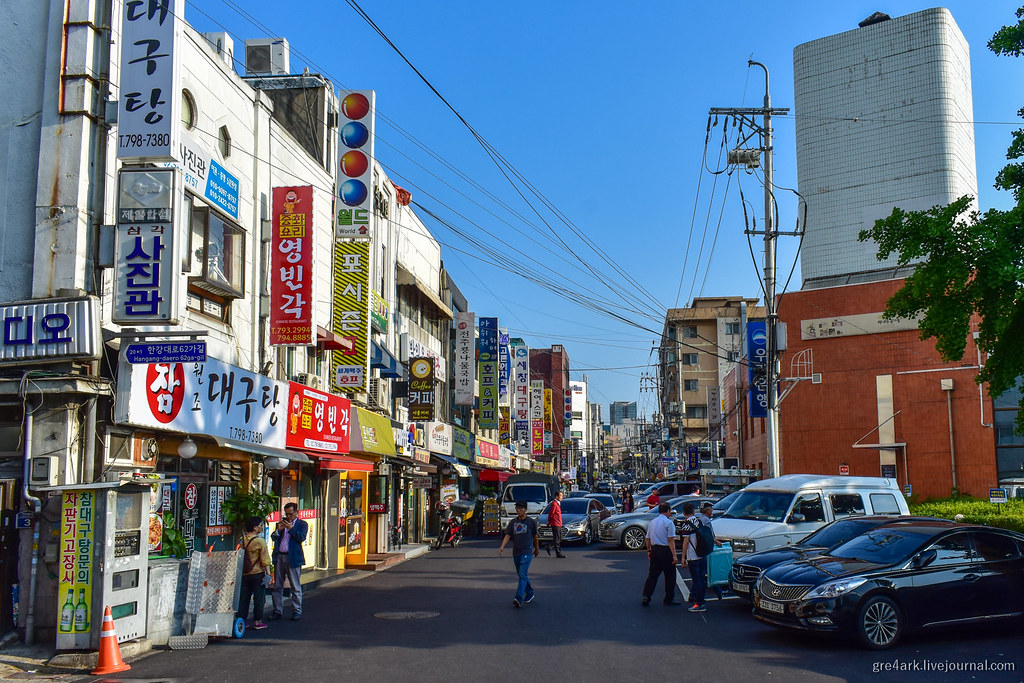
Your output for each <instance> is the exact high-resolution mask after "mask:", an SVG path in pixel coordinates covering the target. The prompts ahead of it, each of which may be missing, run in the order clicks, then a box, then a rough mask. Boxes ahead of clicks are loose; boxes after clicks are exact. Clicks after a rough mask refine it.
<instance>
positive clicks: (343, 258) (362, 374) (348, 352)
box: [331, 240, 370, 391]
mask: <svg viewBox="0 0 1024 683" xmlns="http://www.w3.org/2000/svg"><path fill="white" fill-rule="evenodd" d="M333 271H334V297H333V299H332V309H333V311H332V312H333V316H332V317H333V319H332V321H331V331H332V332H334V333H335V334H336V335H338V336H339V337H341V338H342V339H343V340H345V341H346V342H347V347H348V348H346V349H344V350H342V351H335V352H333V360H332V363H333V366H334V388H335V389H339V390H341V391H366V387H367V382H366V375H367V372H368V369H367V366H368V365H369V362H370V356H369V347H368V344H367V337H368V334H369V329H370V242H368V241H366V240H358V241H352V242H339V243H338V244H335V245H334V268H333Z"/></svg>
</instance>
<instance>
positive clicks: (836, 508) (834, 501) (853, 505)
mask: <svg viewBox="0 0 1024 683" xmlns="http://www.w3.org/2000/svg"><path fill="white" fill-rule="evenodd" d="M828 502H829V503H830V504H831V505H832V512H833V513H834V514H835V516H836V518H837V519H838V518H839V517H849V516H850V515H863V514H864V500H863V499H862V498H861V497H860V494H859V493H833V494H832V495H831V496H829V497H828Z"/></svg>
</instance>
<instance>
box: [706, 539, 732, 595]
mask: <svg viewBox="0 0 1024 683" xmlns="http://www.w3.org/2000/svg"><path fill="white" fill-rule="evenodd" d="M707 560H708V586H709V587H711V586H728V585H729V574H730V573H731V572H732V546H731V545H729V544H728V543H723V544H722V545H721V546H716V547H715V549H714V550H712V551H711V554H710V555H708V557H707Z"/></svg>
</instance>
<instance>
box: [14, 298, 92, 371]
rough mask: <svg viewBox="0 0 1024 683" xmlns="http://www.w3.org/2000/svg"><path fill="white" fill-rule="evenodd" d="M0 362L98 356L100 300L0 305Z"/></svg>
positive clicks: (65, 300) (85, 299) (63, 300)
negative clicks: (0, 334)
mask: <svg viewBox="0 0 1024 683" xmlns="http://www.w3.org/2000/svg"><path fill="white" fill-rule="evenodd" d="M0 320H2V321H3V328H4V337H3V346H2V347H0V362H6V363H10V362H16V363H21V362H24V361H27V360H47V359H52V360H66V359H68V358H99V357H100V350H101V348H102V343H103V341H102V337H101V336H100V313H99V301H98V300H97V299H96V298H94V297H86V298H84V299H61V300H50V301H40V302H33V303H23V304H8V305H6V306H0Z"/></svg>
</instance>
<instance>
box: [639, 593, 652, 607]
mask: <svg viewBox="0 0 1024 683" xmlns="http://www.w3.org/2000/svg"><path fill="white" fill-rule="evenodd" d="M640 604H641V605H643V606H644V607H647V606H648V605H650V604H651V599H650V598H649V597H647V596H646V595H645V596H643V597H642V598H640Z"/></svg>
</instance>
